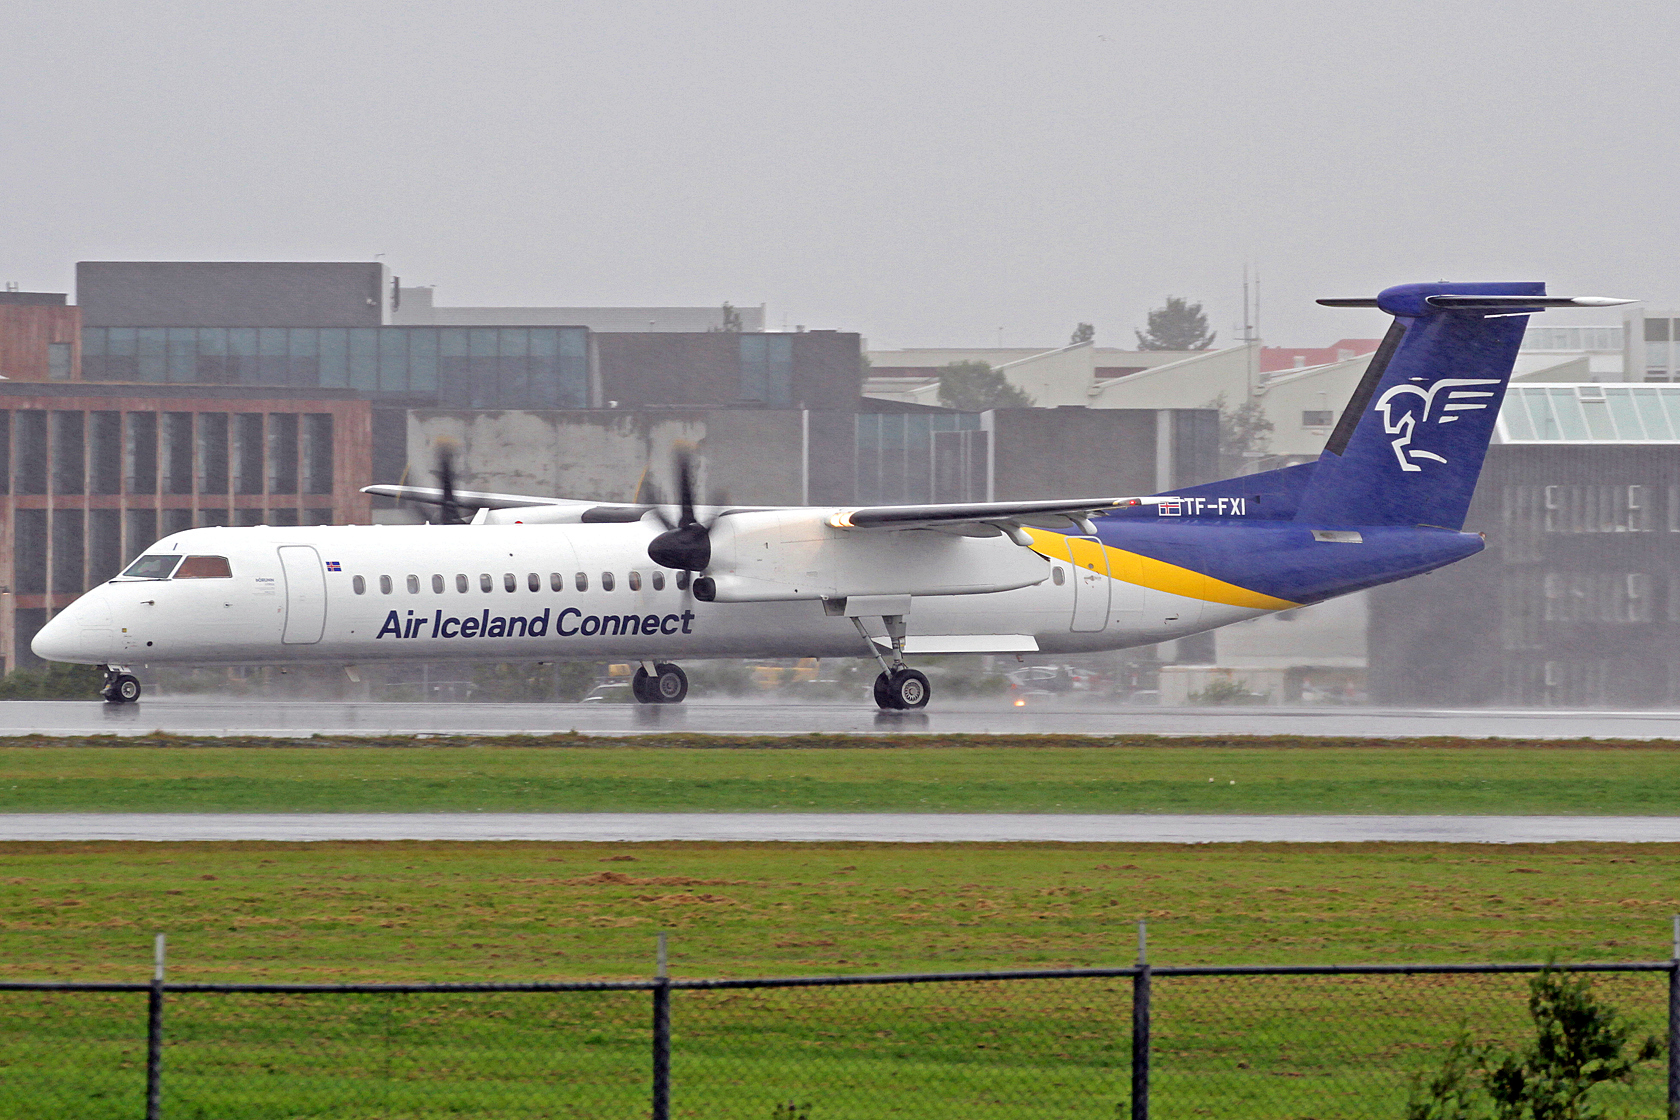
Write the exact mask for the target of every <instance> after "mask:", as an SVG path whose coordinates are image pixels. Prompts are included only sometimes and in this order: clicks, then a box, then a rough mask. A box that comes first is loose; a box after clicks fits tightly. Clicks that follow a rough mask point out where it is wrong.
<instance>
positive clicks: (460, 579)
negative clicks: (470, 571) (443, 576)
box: [455, 572, 467, 595]
mask: <svg viewBox="0 0 1680 1120" xmlns="http://www.w3.org/2000/svg"><path fill="white" fill-rule="evenodd" d="M455 590H456V592H457V593H458V594H461V595H465V594H466V593H467V573H465V572H457V573H456V574H455Z"/></svg>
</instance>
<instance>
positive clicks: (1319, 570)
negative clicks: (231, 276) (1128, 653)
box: [32, 283, 1632, 710]
mask: <svg viewBox="0 0 1680 1120" xmlns="http://www.w3.org/2000/svg"><path fill="white" fill-rule="evenodd" d="M1319 302H1320V303H1322V304H1325V305H1328V306H1333V307H1375V308H1379V309H1381V310H1383V311H1385V312H1387V313H1388V314H1389V315H1391V316H1393V321H1392V324H1391V325H1390V327H1389V329H1388V332H1387V335H1386V336H1385V337H1384V339H1383V341H1382V344H1381V346H1380V347H1379V348H1378V349H1377V351H1376V352H1375V354H1374V355H1373V356H1372V359H1371V362H1370V365H1369V367H1368V369H1367V370H1366V372H1365V375H1364V377H1363V379H1362V380H1361V381H1360V383H1359V385H1358V387H1357V388H1356V390H1355V391H1354V393H1353V396H1352V398H1351V399H1350V401H1349V402H1348V405H1347V407H1346V409H1345V410H1344V411H1343V413H1342V414H1341V418H1340V420H1339V422H1338V423H1337V424H1336V427H1335V428H1334V429H1333V431H1332V432H1331V435H1330V437H1329V439H1328V441H1327V444H1326V446H1325V448H1324V451H1323V452H1322V454H1320V456H1319V457H1318V459H1317V460H1316V461H1313V462H1310V463H1304V464H1299V465H1296V466H1290V467H1284V468H1282V469H1279V470H1271V471H1265V472H1261V473H1258V474H1251V475H1242V476H1239V477H1236V478H1229V479H1225V480H1223V481H1219V482H1212V483H1207V484H1204V485H1199V486H1189V487H1183V488H1180V489H1177V490H1172V491H1169V492H1166V493H1161V494H1150V495H1137V496H1116V497H1101V498H1072V499H1046V500H1037V501H1004V502H973V503H960V504H944V505H911V506H872V507H864V508H828V507H820V508H818V507H763V506H731V505H727V504H718V503H713V504H704V503H702V502H700V501H699V500H698V497H697V494H696V489H697V487H696V482H695V473H694V468H693V464H692V463H691V462H690V461H689V460H688V459H686V458H684V459H682V460H681V461H680V462H679V463H678V469H677V472H676V473H677V495H676V497H677V500H676V502H675V503H674V505H675V509H674V516H673V511H671V510H669V509H668V508H667V506H666V505H665V504H663V503H661V502H652V503H614V502H591V501H582V500H575V499H566V498H547V497H531V496H523V495H515V494H494V493H483V492H471V491H456V490H455V488H454V486H453V483H452V479H451V476H450V473H449V469H448V463H447V461H445V463H444V464H443V470H441V471H440V477H439V482H440V483H441V485H440V486H439V487H436V488H429V487H413V486H394V485H374V486H368V487H366V488H365V491H366V492H367V493H371V494H378V495H384V496H389V497H394V498H400V499H406V500H410V501H417V502H422V503H427V504H430V505H433V506H436V507H437V508H438V510H439V513H440V516H439V518H438V522H439V523H435V524H422V525H413V526H396V525H343V526H312V527H276V526H266V527H265V526H257V527H240V528H203V529H190V530H187V531H184V532H180V533H175V534H172V535H170V536H167V537H165V538H163V539H162V540H160V541H158V542H157V543H156V544H155V545H153V546H152V547H150V548H148V549H146V550H145V552H144V554H143V555H141V556H140V557H138V558H137V559H136V560H135V561H134V562H133V563H132V564H130V565H129V566H128V567H127V568H125V569H124V570H123V572H122V573H121V574H120V575H118V576H116V577H115V578H114V579H111V580H110V581H108V582H106V583H104V584H102V585H100V586H99V587H96V588H94V589H92V590H90V591H89V592H87V593H86V594H84V595H83V596H81V597H80V598H79V599H77V600H76V601H75V602H73V603H72V604H70V605H69V606H68V607H66V608H64V609H63V610H61V611H59V612H58V613H57V614H56V615H55V616H54V617H53V618H52V619H51V620H50V621H49V622H48V623H47V624H46V625H45V626H44V627H43V628H42V629H41V630H40V631H39V632H38V633H37V634H36V636H35V638H34V641H33V644H32V648H33V650H34V652H35V653H36V654H37V655H38V656H40V657H42V658H45V659H47V660H51V661H65V662H76V663H81V664H91V665H99V666H102V667H103V668H104V672H105V677H104V682H103V685H102V688H101V694H102V695H103V696H104V697H105V699H106V700H108V701H110V702H113V703H119V704H120V703H131V702H134V701H136V700H138V699H139V697H140V694H141V686H140V682H139V680H138V678H137V677H136V676H135V673H134V669H135V667H137V666H139V667H149V666H157V665H233V664H268V665H272V664H286V663H311V662H313V663H323V662H324V663H339V664H345V665H350V664H355V663H359V662H370V661H438V660H446V659H447V660H480V661H552V660H572V659H578V660H594V661H608V660H611V661H628V662H634V663H636V664H637V665H638V668H637V669H636V670H635V674H634V678H633V681H632V689H633V692H634V695H635V698H636V699H637V700H638V701H639V702H641V703H644V704H674V703H678V702H680V701H682V700H683V698H684V697H685V696H686V695H687V692H688V680H687V676H686V675H685V674H684V673H683V671H682V669H681V668H680V667H678V665H677V664H676V662H677V660H679V659H685V658H728V657H857V656H872V657H874V658H875V660H876V661H877V662H879V664H880V666H881V672H880V675H879V676H878V677H877V678H876V680H875V686H874V698H875V701H876V703H877V704H878V705H879V706H880V707H881V708H883V709H887V710H914V709H919V708H921V707H923V706H925V705H926V704H927V702H928V699H929V696H930V689H929V686H928V680H927V677H926V676H925V675H924V674H923V673H921V672H920V671H918V670H916V669H914V668H911V667H910V665H909V664H907V662H906V660H905V659H906V657H913V656H915V655H918V654H922V655H931V654H951V653H1002V654H1009V653H1029V652H1036V653H1043V654H1078V653H1087V652H1093V651H1098V650H1111V649H1120V648H1125V647H1129V646H1139V645H1152V644H1155V643H1157V642H1163V641H1169V640H1172V639H1174V638H1182V637H1184V636H1186V635H1189V634H1194V633H1198V632H1200V631H1205V630H1210V629H1213V628H1215V627H1220V626H1227V625H1230V624H1231V623H1234V622H1241V621H1243V620H1245V619H1250V618H1255V617H1257V616H1260V615H1265V614H1268V613H1273V612H1278V611H1286V610H1293V609H1295V608H1297V607H1301V606H1304V605H1308V604H1312V603H1319V602H1323V601H1325V600H1327V599H1332V598H1335V597H1337V596H1341V595H1347V594H1349V593H1352V592H1355V591H1360V590H1363V589H1365V588H1369V587H1375V586H1377V585H1379V584H1385V583H1391V582H1394V581H1396V580H1402V579H1407V578H1410V577H1412V576H1415V575H1420V574H1422V573H1424V572H1428V571H1432V570H1434V569H1436V568H1439V567H1442V566H1443V565H1446V564H1451V563H1454V562H1456V561H1458V560H1462V559H1464V558H1466V557H1468V556H1472V555H1474V554H1475V553H1477V552H1480V551H1481V550H1482V549H1483V547H1484V540H1483V538H1482V536H1481V535H1480V534H1478V533H1474V532H1465V531H1463V526H1464V519H1465V514H1466V511H1467V510H1468V508H1469V505H1470V499H1471V495H1472V493H1473V492H1474V490H1475V486H1476V479H1477V476H1478V475H1479V473H1480V471H1481V466H1482V460H1483V458H1484V456H1485V455H1486V452H1487V447H1488V442H1489V440H1490V438H1491V435H1492V432H1493V427H1494V421H1495V418H1496V417H1497V415H1498V412H1499V407H1500V404H1501V402H1502V400H1503V398H1504V393H1505V388H1506V384H1507V382H1508V381H1509V379H1510V376H1511V370H1512V366H1513V364H1514V362H1515V360H1516V356H1517V349H1518V346H1519V344H1520V343H1521V341H1522V336H1523V331H1524V329H1525V328H1526V325H1527V322H1528V316H1530V315H1532V314H1535V313H1538V312H1541V311H1543V310H1545V309H1547V308H1552V307H1605V306H1612V305H1615V304H1621V303H1628V302H1632V301H1629V300H1618V299H1607V298H1604V297H1596V296H1584V297H1567V296H1548V295H1546V294H1545V286H1544V285H1543V284H1539V283H1476V284H1453V283H1434V284H1409V285H1401V286H1398V287H1392V288H1388V289H1386V290H1385V291H1383V292H1381V293H1380V294H1379V295H1377V296H1376V297H1375V298H1374V299H1339V300H1320V301H1319ZM1087 451H1090V452H1098V451H1100V449H1097V448H1089V449H1087ZM468 509H470V510H472V511H473V514H472V517H471V519H470V522H466V518H465V517H464V516H463V511H464V510H468ZM463 522H466V523H463Z"/></svg>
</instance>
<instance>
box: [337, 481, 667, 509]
mask: <svg viewBox="0 0 1680 1120" xmlns="http://www.w3.org/2000/svg"><path fill="white" fill-rule="evenodd" d="M362 493H364V494H374V495H377V496H378V497H381V498H396V499H398V500H400V501H404V502H420V503H422V504H425V505H434V506H441V505H442V504H443V491H442V490H440V489H438V488H437V487H435V486H387V485H383V484H381V485H378V486H364V487H362ZM455 504H456V505H458V506H466V507H467V508H469V509H523V508H525V507H527V506H600V505H602V504H603V503H601V502H585V501H579V500H577V499H576V498H538V497H533V496H532V495H529V494H489V493H486V492H484V491H482V490H457V491H455ZM604 504H605V505H607V506H609V507H611V508H615V509H616V508H623V509H641V510H644V511H645V510H646V509H647V508H648V507H647V506H633V505H628V504H624V505H622V506H621V505H620V503H613V502H608V503H604Z"/></svg>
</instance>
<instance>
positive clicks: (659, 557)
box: [648, 448, 721, 572]
mask: <svg viewBox="0 0 1680 1120" xmlns="http://www.w3.org/2000/svg"><path fill="white" fill-rule="evenodd" d="M694 476H695V469H694V456H693V453H692V452H691V451H689V450H688V449H686V448H679V449H678V450H677V517H676V520H675V521H673V520H672V519H671V517H670V515H669V514H667V513H666V512H665V507H664V506H663V505H660V504H656V505H655V506H654V515H655V516H656V517H658V518H659V520H660V521H661V522H662V523H663V524H664V526H665V531H664V532H663V533H661V534H659V535H658V536H657V537H655V538H653V540H651V541H649V542H648V559H650V560H652V561H653V562H654V563H655V564H658V565H659V566H660V567H662V568H675V569H677V570H678V571H685V572H703V571H705V570H706V568H707V566H708V565H710V564H711V562H712V536H711V533H712V525H713V524H715V523H716V521H717V518H716V516H714V517H713V518H712V520H711V521H701V520H700V518H699V517H698V516H697V515H696V514H695V512H694V506H695V501H694ZM656 500H657V499H656ZM719 504H721V503H719Z"/></svg>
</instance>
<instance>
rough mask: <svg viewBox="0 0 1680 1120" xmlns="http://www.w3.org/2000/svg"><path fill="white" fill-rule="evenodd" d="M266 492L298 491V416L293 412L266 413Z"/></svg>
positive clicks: (294, 492)
mask: <svg viewBox="0 0 1680 1120" xmlns="http://www.w3.org/2000/svg"><path fill="white" fill-rule="evenodd" d="M268 492H269V493H270V494H296V493H297V492H298V418H297V413H295V412H271V413H269V414H268Z"/></svg>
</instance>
